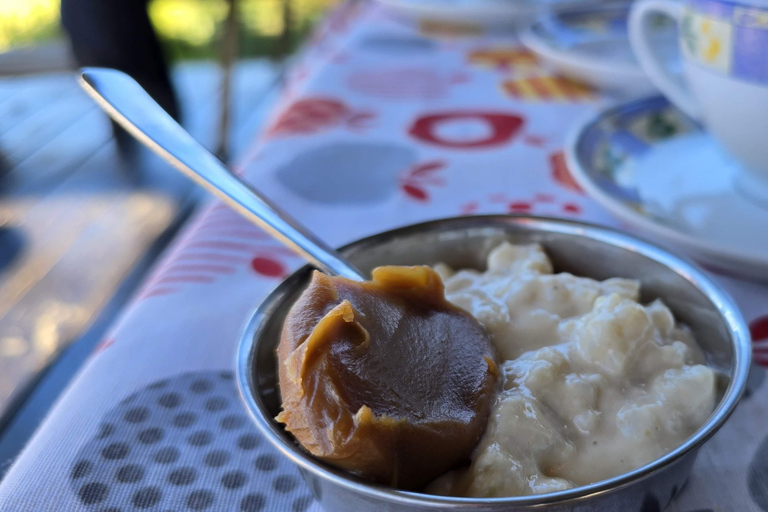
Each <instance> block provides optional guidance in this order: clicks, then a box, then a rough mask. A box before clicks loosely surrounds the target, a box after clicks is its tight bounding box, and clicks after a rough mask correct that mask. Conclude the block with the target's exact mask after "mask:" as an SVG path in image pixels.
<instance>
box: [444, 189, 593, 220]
mask: <svg viewBox="0 0 768 512" xmlns="http://www.w3.org/2000/svg"><path fill="white" fill-rule="evenodd" d="M486 202H487V203H489V204H495V205H499V206H501V207H503V208H504V209H505V210H506V211H507V212H509V213H519V214H526V213H535V214H538V215H553V216H574V215H580V214H581V213H582V207H581V206H580V205H579V204H577V203H574V202H570V201H565V202H562V201H558V199H557V197H555V196H554V195H552V194H545V193H538V194H534V195H533V197H530V198H510V197H508V196H507V194H504V193H495V194H490V195H489V196H488V197H487V201H486ZM479 209H480V203H479V202H478V201H472V202H469V203H465V204H463V205H462V206H461V207H460V209H459V213H461V214H462V215H468V214H472V213H474V212H476V211H477V210H479Z"/></svg>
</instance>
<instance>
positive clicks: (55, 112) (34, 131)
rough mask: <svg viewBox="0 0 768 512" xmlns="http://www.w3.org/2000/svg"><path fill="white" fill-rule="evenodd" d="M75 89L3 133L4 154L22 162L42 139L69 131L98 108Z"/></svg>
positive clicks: (36, 148)
mask: <svg viewBox="0 0 768 512" xmlns="http://www.w3.org/2000/svg"><path fill="white" fill-rule="evenodd" d="M76 92H79V91H74V90H73V91H72V93H73V94H69V95H67V96H68V97H67V98H66V99H65V100H60V101H57V102H55V103H53V104H52V105H50V106H49V107H48V108H46V109H42V110H39V111H38V112H35V113H34V114H32V115H30V116H29V117H28V118H27V119H25V120H24V121H23V122H20V123H18V124H17V125H16V126H15V127H14V129H13V130H11V131H10V132H8V133H6V134H5V135H4V136H2V144H3V147H4V148H5V155H6V157H7V158H8V160H10V161H11V162H22V161H24V160H25V159H27V158H29V157H31V156H32V155H33V154H34V153H35V152H36V151H37V150H38V149H40V142H41V141H50V140H53V139H55V138H56V137H57V136H59V135H61V134H62V133H64V132H65V131H67V130H68V129H69V127H70V125H72V124H73V123H75V122H76V121H77V120H78V119H80V118H81V117H82V116H84V115H86V114H87V113H88V112H89V111H91V110H96V109H97V108H98V107H97V106H96V105H95V104H94V103H93V101H92V100H91V99H90V98H88V97H86V96H85V95H83V94H74V93H76Z"/></svg>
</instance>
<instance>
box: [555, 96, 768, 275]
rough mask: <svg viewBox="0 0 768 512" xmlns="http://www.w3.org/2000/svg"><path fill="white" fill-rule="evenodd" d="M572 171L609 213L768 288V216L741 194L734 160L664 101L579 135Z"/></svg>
mask: <svg viewBox="0 0 768 512" xmlns="http://www.w3.org/2000/svg"><path fill="white" fill-rule="evenodd" d="M566 159H567V165H568V167H569V170H570V171H571V173H572V174H573V176H574V178H575V179H576V181H577V182H578V183H579V185H581V187H582V188H583V189H584V190H585V191H586V192H587V193H588V194H589V195H590V196H591V197H592V198H594V199H595V200H596V201H597V202H599V203H600V204H601V205H602V206H603V207H605V208H606V209H607V210H608V211H610V212H611V213H612V214H613V215H615V216H616V217H617V218H619V219H620V220H622V221H624V222H625V223H626V224H628V225H629V226H631V227H633V228H635V229H637V230H638V231H639V232H641V233H644V234H647V235H648V236H650V237H652V238H655V239H657V240H660V241H663V242H666V243H669V244H670V245H674V246H676V247H678V248H680V249H681V250H683V251H685V252H687V253H688V254H690V255H691V257H693V258H694V259H695V260H697V261H698V262H700V263H702V264H704V265H705V266H707V267H709V268H710V269H712V270H715V271H720V272H725V273H728V274H733V275H738V276H744V277H750V278H757V279H759V280H761V281H768V229H766V228H765V226H768V209H764V208H761V207H760V206H757V205H754V204H751V203H750V202H749V200H748V199H747V198H745V197H744V196H743V195H741V194H740V193H739V192H738V191H737V190H736V189H735V187H734V186H733V181H732V179H731V177H732V173H733V168H732V167H733V166H734V165H736V164H735V162H733V160H731V159H730V158H728V157H727V156H726V155H725V154H724V153H723V152H722V151H721V150H720V149H719V147H718V146H717V144H716V142H715V141H714V140H713V139H712V138H711V137H710V136H709V135H708V134H707V133H706V132H704V131H703V130H702V129H701V127H700V126H699V125H698V124H696V123H695V122H694V121H692V120H690V119H689V118H687V117H686V116H685V115H684V114H682V113H681V112H679V111H678V110H677V109H675V108H674V107H673V106H671V105H670V104H669V102H668V101H667V100H666V99H664V98H662V97H651V98H644V99H640V100H634V101H630V102H627V103H624V104H621V105H618V106H615V107H612V108H610V109H608V110H605V111H604V112H602V113H600V114H598V115H597V116H596V117H594V118H593V119H591V120H590V121H588V122H587V123H585V124H584V125H583V126H581V127H579V128H578V129H577V130H575V131H574V132H573V133H572V135H571V137H570V138H569V141H568V144H567V148H566Z"/></svg>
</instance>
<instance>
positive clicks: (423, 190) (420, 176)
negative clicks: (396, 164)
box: [400, 160, 446, 202]
mask: <svg viewBox="0 0 768 512" xmlns="http://www.w3.org/2000/svg"><path fill="white" fill-rule="evenodd" d="M445 166H446V164H445V162H444V161H442V160H433V161H430V162H424V163H421V164H418V165H415V166H413V167H412V168H410V169H409V170H408V171H407V172H406V173H405V174H404V175H403V176H402V177H401V178H400V188H401V189H402V191H403V192H404V193H405V195H406V196H408V197H409V198H411V199H414V200H416V201H419V202H428V201H429V192H428V191H427V187H428V186H436V187H441V186H443V185H445V180H444V179H443V178H442V177H441V176H437V174H438V173H439V172H440V171H442V170H443V169H445Z"/></svg>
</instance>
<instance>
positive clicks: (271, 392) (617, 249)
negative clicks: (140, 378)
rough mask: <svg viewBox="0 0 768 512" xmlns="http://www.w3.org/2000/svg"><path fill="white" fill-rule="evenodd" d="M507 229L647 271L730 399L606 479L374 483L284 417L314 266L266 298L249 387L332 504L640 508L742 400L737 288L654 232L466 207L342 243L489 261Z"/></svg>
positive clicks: (394, 256)
mask: <svg viewBox="0 0 768 512" xmlns="http://www.w3.org/2000/svg"><path fill="white" fill-rule="evenodd" d="M503 240H508V241H510V242H513V243H532V242H537V243H541V244H542V245H544V247H546V250H547V253H548V254H549V256H550V258H551V259H552V261H553V263H554V265H555V269H556V271H568V272H571V273H573V274H576V275H581V276H588V277H592V278H595V279H607V278H609V277H616V276H621V277H628V278H633V279H639V280H640V281H641V282H642V299H643V300H644V301H650V300H653V299H655V298H661V299H663V300H664V302H665V303H666V304H667V305H668V306H669V307H670V308H671V309H672V311H673V312H674V314H675V316H676V317H677V319H678V320H679V321H682V322H684V323H686V324H688V325H689V326H690V327H691V329H692V330H693V331H694V334H695V336H696V338H697V340H698V341H699V344H700V345H701V347H702V349H703V350H704V352H705V354H706V356H707V361H708V362H709V364H710V366H712V367H714V368H715V369H716V370H718V372H719V374H720V378H719V392H720V397H719V398H720V399H719V402H718V404H717V407H716V408H715V411H714V412H713V413H712V415H711V416H710V417H709V419H708V420H707V422H706V423H705V424H704V425H703V426H702V427H701V428H700V429H699V430H698V431H697V432H696V433H695V434H694V435H693V436H691V437H690V438H689V439H688V440H687V441H685V443H683V444H682V445H681V446H679V447H678V448H677V449H675V450H673V451H672V452H670V453H669V454H667V455H665V456H664V457H662V458H660V459H657V460H655V461H653V462H651V463H650V464H647V465H645V466H643V467H641V468H638V469H636V470H634V471H631V472H629V473H625V474H623V475H620V476H617V477H615V478H611V479H609V480H604V481H602V482H597V483H595V484H591V485H586V486H583V487H578V488H575V489H569V490H567V491H559V492H554V493H551V494H546V495H539V496H524V497H513V498H449V497H440V496H432V495H427V494H419V493H413V492H405V491H399V490H395V489H392V488H389V487H385V486H380V485H373V484H371V483H369V482H366V481H363V480H361V479H359V478H356V477H354V476H353V475H351V474H349V473H346V472H344V471H340V470H337V469H335V468H333V467H331V466H329V465H326V464H324V463H323V462H321V461H319V460H317V459H315V458H313V457H312V456H310V455H309V454H308V453H306V452H305V451H303V450H302V449H301V448H300V447H299V445H298V444H297V443H296V441H295V440H294V439H293V437H292V436H291V435H290V434H288V433H287V432H285V430H284V429H283V428H282V426H281V425H280V424H278V423H277V422H275V421H274V419H273V418H274V417H275V415H277V413H278V412H279V410H280V394H279V391H278V387H277V386H278V385H277V360H276V357H275V349H276V347H277V344H278V342H279V339H280V331H281V329H282V325H283V320H284V318H285V315H286V313H287V312H288V310H289V308H290V307H291V305H292V304H293V302H294V301H295V300H296V298H297V297H298V296H299V294H300V293H301V292H302V290H303V289H304V287H305V286H306V284H307V282H308V281H307V279H308V277H309V274H310V271H311V269H310V268H308V267H304V268H302V269H300V270H299V271H297V272H296V273H294V274H293V275H291V276H290V277H289V278H288V279H286V280H285V281H284V282H283V283H282V284H281V285H280V286H278V287H277V289H276V290H275V291H274V292H272V294H271V295H269V297H267V299H266V300H265V301H264V302H263V303H262V304H261V306H259V308H258V310H257V311H256V313H255V314H254V316H253V318H252V319H251V321H250V322H249V324H248V326H247V328H246V330H245V333H244V335H243V339H242V341H241V345H240V352H239V356H238V363H237V364H238V380H239V385H240V391H241V393H242V396H243V398H244V400H245V403H246V405H247V406H248V408H249V409H250V412H251V414H252V415H253V417H254V419H255V421H256V424H257V425H258V427H259V429H260V430H261V432H262V433H263V434H264V436H265V437H266V438H267V439H269V441H270V442H271V443H272V444H273V445H274V446H275V447H276V448H277V449H278V450H279V451H280V452H282V453H283V455H285V456H286V457H288V458H289V459H291V460H292V461H293V462H294V463H296V465H297V466H298V467H299V470H300V472H301V474H302V475H303V476H304V479H305V480H306V481H307V483H308V484H309V486H310V488H311V489H312V492H313V493H314V495H315V497H316V498H317V499H318V500H319V501H320V503H321V504H322V505H323V506H324V507H325V509H326V510H328V511H329V512H362V511H365V512H384V511H393V512H394V511H397V512H403V511H407V512H416V511H419V512H422V511H435V510H440V511H444V510H462V511H463V510H472V511H473V512H491V511H495V512H498V511H502V510H503V511H512V510H515V511H520V510H542V509H545V510H547V511H569V512H576V511H579V512H580V511H591V512H596V511H611V512H615V511H625V510H626V511H636V510H637V511H641V512H657V511H660V510H661V509H663V508H664V507H665V506H666V505H667V504H668V503H669V501H670V500H671V499H672V497H673V496H674V495H675V493H676V492H677V491H678V490H679V489H680V488H681V487H682V485H683V484H684V482H685V480H686V478H687V477H688V474H689V473H690V470H691V466H692V465H693V462H694V459H695V457H696V452H697V451H698V449H699V447H701V445H702V443H704V442H705V441H706V440H707V439H709V438H710V437H711V436H712V435H713V434H714V433H715V432H716V431H717V430H718V429H719V428H720V427H721V426H722V425H723V423H724V422H725V420H726V419H727V418H728V416H730V414H731V412H733V409H734V407H735V406H736V403H737V402H738V400H739V397H740V396H741V393H742V391H743V389H744V386H745V383H746V380H747V373H748V370H749V361H750V342H749V335H748V330H747V328H746V326H745V325H744V321H743V319H742V318H741V315H740V313H739V311H738V309H737V308H736V306H735V305H734V303H733V302H732V301H731V299H730V298H729V297H728V296H727V295H726V294H725V293H724V292H723V291H721V290H720V289H719V288H718V287H717V286H716V285H715V284H714V283H713V282H712V281H711V280H710V279H709V278H708V277H706V276H705V275H704V274H703V273H702V272H701V271H700V270H698V269H697V268H696V267H694V266H693V265H691V264H689V263H687V262H686V261H683V260H681V259H680V258H678V257H676V256H673V255H671V254H669V253H667V252H666V251H663V250H661V249H659V248H658V247H655V246H653V245H650V244H648V243H646V242H642V241H640V240H637V239H635V238H632V237H629V236H627V235H624V234H621V233H618V232H615V231H612V230H609V229H605V228H600V227H596V226H592V225H588V224H581V223H577V222H569V221H564V220H555V219H547V218H538V217H520V216H504V215H499V216H484V217H460V218H452V219H445V220H438V221H433V222H428V223H425V224H417V225H414V226H408V227H405V228H401V229H396V230H394V231H387V232H385V233H381V234H378V235H375V236H372V237H369V238H365V239H363V240H359V241H357V242H354V243H352V244H349V245H347V246H346V247H344V248H343V249H342V252H343V253H344V254H345V255H346V256H347V257H349V259H350V260H351V261H352V262H353V263H354V264H355V265H357V266H358V268H360V269H361V270H363V271H370V270H371V269H372V268H374V267H376V266H378V265H383V264H393V265H415V264H433V263H437V262H439V261H442V262H445V263H447V264H449V265H451V266H453V267H454V268H466V267H472V268H477V269H483V268H484V266H485V258H486V256H487V254H488V252H489V251H490V250H491V249H492V248H493V247H495V246H496V245H497V244H498V243H500V242H501V241H503Z"/></svg>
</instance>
